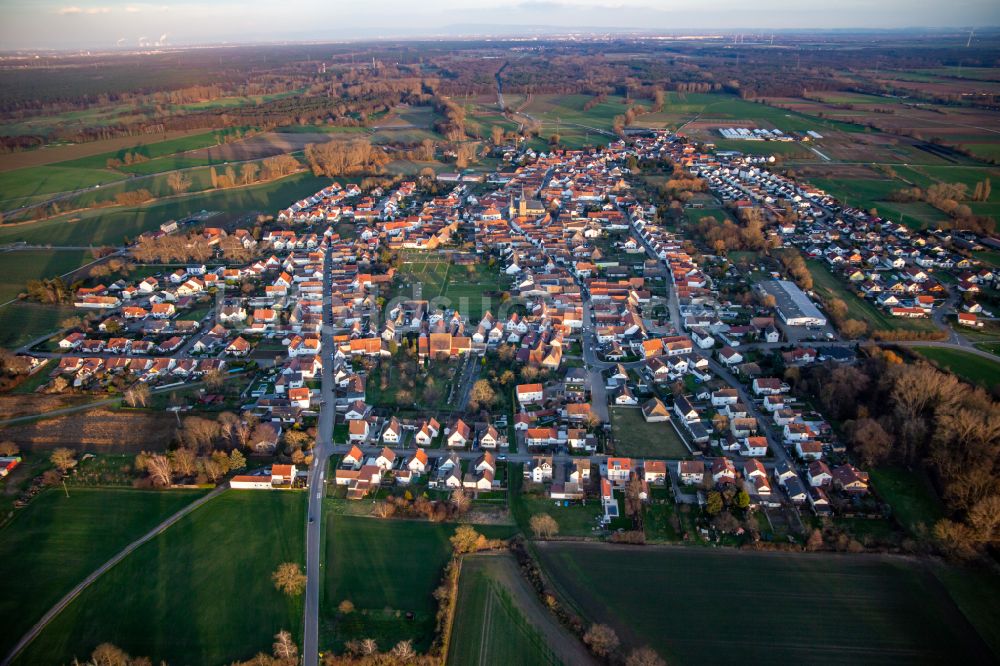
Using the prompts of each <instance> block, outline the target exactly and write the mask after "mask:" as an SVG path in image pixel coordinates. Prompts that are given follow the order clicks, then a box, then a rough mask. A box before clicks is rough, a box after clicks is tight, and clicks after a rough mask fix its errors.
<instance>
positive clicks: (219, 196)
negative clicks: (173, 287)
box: [0, 173, 330, 245]
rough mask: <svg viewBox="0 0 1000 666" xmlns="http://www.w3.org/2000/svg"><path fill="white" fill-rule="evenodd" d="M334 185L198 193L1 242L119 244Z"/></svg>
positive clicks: (29, 230)
mask: <svg viewBox="0 0 1000 666" xmlns="http://www.w3.org/2000/svg"><path fill="white" fill-rule="evenodd" d="M329 184H330V179H329V178H317V177H315V176H313V175H312V174H307V173H300V174H296V175H294V176H289V177H288V178H282V179H281V180H277V181H272V182H270V183H266V184H264V185H256V186H252V187H244V188H236V189H231V190H221V191H213V192H206V193H199V194H195V195H191V196H187V197H182V198H179V199H171V200H168V201H161V202H153V203H151V204H147V205H144V206H138V207H135V208H112V209H107V210H100V209H98V210H91V211H86V212H83V213H79V214H76V215H73V216H63V217H56V218H52V219H50V220H45V221H42V222H35V223H33V224H25V225H20V226H8V227H0V243H11V242H15V241H26V242H28V243H52V244H59V245H80V244H84V245H88V244H100V245H116V244H119V243H121V242H122V240H123V238H125V237H129V238H134V237H135V236H137V235H139V234H140V233H142V232H143V231H147V230H149V229H155V228H157V227H158V226H159V225H160V224H162V223H163V222H166V221H168V220H176V219H181V218H183V217H185V216H187V215H190V214H192V213H197V212H199V211H201V210H221V211H225V212H226V214H227V215H231V216H238V215H240V214H245V213H247V212H252V211H263V212H268V213H273V212H275V211H277V210H278V209H280V208H282V207H284V206H287V205H288V204H289V203H291V202H293V201H297V200H298V199H301V198H302V197H304V196H307V195H309V194H313V193H315V192H317V191H319V190H321V189H323V188H324V187H325V186H327V185H329Z"/></svg>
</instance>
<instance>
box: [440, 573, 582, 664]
mask: <svg viewBox="0 0 1000 666" xmlns="http://www.w3.org/2000/svg"><path fill="white" fill-rule="evenodd" d="M512 576H513V577H516V576H520V573H519V572H518V570H517V564H516V562H514V561H513V560H512V559H511V558H510V556H509V555H508V556H494V555H483V556H476V557H466V558H465V560H464V561H463V563H462V575H461V578H460V579H459V591H458V602H457V605H456V607H455V618H456V620H455V626H454V629H453V631H452V635H451V644H450V646H449V649H448V660H447V663H448V664H454V665H455V666H477V665H478V666H488V665H492V664H538V665H544V664H560V663H563V662H562V661H561V660H560V659H559V658H558V657H557V656H556V655H555V654H554V653H553V652H552V650H551V649H550V647H549V646H548V645H547V644H546V641H545V638H543V636H542V634H541V633H540V632H539V629H538V627H537V625H535V624H534V623H533V622H532V621H531V620H529V619H528V618H527V617H526V615H525V612H524V609H523V608H522V607H521V605H520V604H521V603H527V602H534V603H533V604H532V606H538V608H537V609H536V608H532V610H535V611H536V615H537V613H538V611H540V612H541V613H542V614H544V615H548V611H546V610H545V608H544V607H541V604H539V603H538V601H537V599H535V597H534V596H531V597H530V598H523V597H521V598H517V597H515V596H514V595H513V594H512V593H511V589H510V588H511V584H512V583H515V584H516V583H517V582H519V581H511V580H510V578H511V577H512ZM521 584H522V585H523V583H521ZM529 594H531V592H530V591H529ZM548 620H549V622H552V623H554V622H555V618H554V617H552V616H549V618H548Z"/></svg>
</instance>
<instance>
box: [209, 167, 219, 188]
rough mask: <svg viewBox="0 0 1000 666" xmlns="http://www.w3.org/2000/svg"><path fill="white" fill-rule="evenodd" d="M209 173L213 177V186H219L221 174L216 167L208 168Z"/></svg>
mask: <svg viewBox="0 0 1000 666" xmlns="http://www.w3.org/2000/svg"><path fill="white" fill-rule="evenodd" d="M208 174H209V176H210V177H211V179H212V187H213V188H215V187H218V186H219V174H218V173H217V172H216V171H215V167H212V168H210V169H209V170H208Z"/></svg>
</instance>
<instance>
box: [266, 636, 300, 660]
mask: <svg viewBox="0 0 1000 666" xmlns="http://www.w3.org/2000/svg"><path fill="white" fill-rule="evenodd" d="M272 647H273V649H274V656H275V657H277V658H278V659H288V660H290V661H291V660H297V659H298V657H299V647H298V646H297V645H296V644H295V641H293V640H292V635H291V634H290V633H288V632H287V631H285V630H284V629H282V630H281V631H279V632H278V633H276V634H275V635H274V645H273V646H272Z"/></svg>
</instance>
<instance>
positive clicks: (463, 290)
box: [394, 253, 503, 322]
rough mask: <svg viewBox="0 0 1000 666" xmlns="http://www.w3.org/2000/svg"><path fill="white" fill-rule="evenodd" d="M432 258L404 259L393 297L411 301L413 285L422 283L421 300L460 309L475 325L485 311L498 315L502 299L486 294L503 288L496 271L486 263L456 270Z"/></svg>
mask: <svg viewBox="0 0 1000 666" xmlns="http://www.w3.org/2000/svg"><path fill="white" fill-rule="evenodd" d="M432 256H433V255H427V254H426V253H410V254H407V255H404V258H403V261H404V263H403V265H402V268H401V269H400V281H399V283H398V284H397V288H396V290H395V294H394V296H399V297H402V298H412V297H413V294H414V285H415V284H416V283H420V284H421V291H420V297H421V298H423V299H424V300H428V301H432V300H434V299H440V300H438V302H437V305H439V306H441V307H448V308H457V309H458V311H459V312H461V313H462V314H463V315H465V316H467V317H469V318H470V319H471V320H472V321H473V322H475V321H478V320H479V319H480V318H481V317H482V316H483V313H484V312H485V311H486V310H490V309H492V311H493V313H494V314H496V311H497V308H499V307H500V298H499V297H496V296H494V297H492V298H491V297H489V296H486V295H485V294H486V293H487V292H498V291H499V290H500V289H501V288H502V287H503V281H502V278H501V276H500V274H499V269H498V268H497V267H495V266H490V265H489V264H486V263H481V264H475V265H473V266H454V265H452V264H450V263H448V262H447V261H434V260H431V257H432ZM484 298H485V299H486V300H485V301H484V300H483V299H484Z"/></svg>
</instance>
